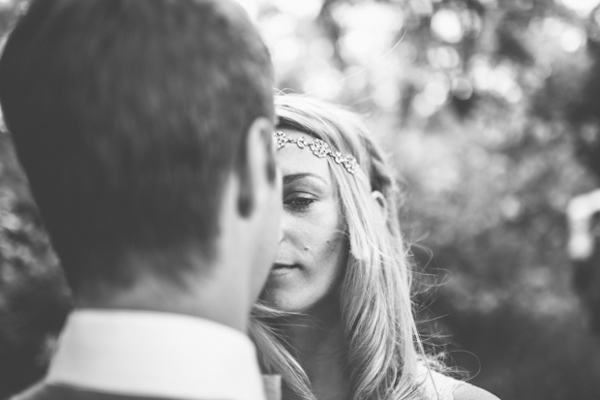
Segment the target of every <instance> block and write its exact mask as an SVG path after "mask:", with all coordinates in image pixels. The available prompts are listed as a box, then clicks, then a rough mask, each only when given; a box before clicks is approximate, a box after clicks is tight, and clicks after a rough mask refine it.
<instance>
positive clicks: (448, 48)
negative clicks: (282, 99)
mask: <svg viewBox="0 0 600 400" xmlns="http://www.w3.org/2000/svg"><path fill="white" fill-rule="evenodd" d="M241 2H242V3H243V5H244V6H245V7H246V8H247V10H248V12H249V14H250V15H251V17H252V18H253V19H254V20H255V21H256V23H257V24H258V26H259V27H260V29H261V31H262V33H263V35H264V37H265V40H266V41H267V43H268V45H269V47H270V48H271V51H272V56H273V60H274V63H275V67H276V75H277V88H278V89H279V90H280V91H282V92H285V93H307V94H311V95H313V96H316V97H321V98H325V99H328V100H332V101H335V102H339V103H342V104H344V105H347V106H349V107H351V108H353V109H355V110H357V111H359V112H361V113H362V114H363V115H365V116H366V117H367V118H368V121H369V123H370V126H371V127H372V129H373V131H374V132H375V133H376V135H377V136H378V138H379V140H380V142H381V143H382V144H383V145H384V147H385V148H386V149H387V150H388V153H389V156H390V158H391V160H392V161H393V163H394V165H395V166H396V168H397V170H398V172H399V178H400V180H401V182H402V188H403V193H404V203H403V209H402V211H401V213H402V216H403V217H402V218H403V225H404V230H405V233H406V235H407V237H408V239H409V240H410V241H411V243H414V246H413V248H414V253H415V258H416V261H417V263H418V266H419V268H420V269H421V270H422V271H423V277H424V279H425V281H426V282H427V284H428V285H432V286H435V292H431V291H430V292H429V293H427V294H424V295H422V296H421V297H422V303H423V306H422V308H423V312H422V313H421V314H422V318H423V320H424V322H423V329H424V332H428V333H429V334H433V335H434V336H436V337H437V338H435V339H432V340H431V342H432V345H436V346H443V347H437V349H438V351H439V350H443V351H445V352H446V353H447V357H448V362H449V363H450V364H451V365H453V366H457V367H460V368H461V369H463V370H465V371H468V372H469V373H470V376H471V377H472V382H473V383H474V384H477V385H480V386H482V387H484V388H486V389H488V390H490V391H492V392H493V393H495V394H496V395H498V396H499V397H500V398H502V399H505V400H507V399H519V400H525V399H527V400H536V399H540V400H541V399H544V400H555V399H556V400H558V399H569V400H572V399H575V400H577V399H582V400H583V399H598V398H600V322H599V320H600V246H597V241H596V237H597V236H600V224H599V223H598V221H597V219H598V215H597V212H596V209H597V208H600V206H598V204H600V200H598V197H599V196H597V195H596V196H594V193H596V194H597V192H594V190H596V189H597V188H598V179H599V178H600V64H599V63H600V9H598V5H599V4H600V0H377V1H376V0H301V1H300V0H297V1H292V0H243V1H241ZM25 7H26V1H22V0H0V34H1V35H2V36H3V37H4V36H5V35H6V34H7V33H8V32H9V31H10V28H11V25H12V24H13V22H14V20H15V18H16V16H17V15H18V14H19V13H20V12H22V11H23V10H24V9H25ZM597 248H598V251H597V250H596V249H597ZM70 304H71V303H70V299H69V294H68V290H67V288H66V285H65V283H64V280H63V277H62V275H61V272H60V266H59V262H58V260H57V258H56V256H55V255H54V254H53V253H52V251H51V249H50V247H49V244H48V238H47V237H46V236H45V234H44V232H43V229H42V226H41V222H40V220H39V217H38V216H37V214H36V209H35V206H34V204H33V202H32V200H31V197H30V195H29V192H28V189H27V183H26V180H25V177H24V176H23V174H22V172H21V170H20V168H19V166H18V164H17V161H16V159H15V155H14V151H13V149H12V146H11V141H10V135H9V134H5V133H0V398H3V397H5V396H7V395H8V394H10V393H13V392H15V391H18V390H21V389H22V388H23V387H25V386H27V385H28V384H30V383H31V382H33V381H35V380H36V379H39V378H40V376H42V374H43V373H44V368H45V363H46V360H47V356H48V351H49V349H50V348H51V347H52V343H53V340H54V338H55V334H56V332H57V331H58V330H59V329H60V327H61V325H62V323H63V321H64V317H65V314H66V313H67V312H68V310H69V308H70Z"/></svg>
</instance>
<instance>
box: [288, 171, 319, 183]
mask: <svg viewBox="0 0 600 400" xmlns="http://www.w3.org/2000/svg"><path fill="white" fill-rule="evenodd" d="M308 177H311V178H316V179H318V180H320V181H321V182H323V183H324V184H327V182H326V181H325V179H323V178H321V177H320V176H319V175H317V174H313V173H310V172H305V173H299V174H290V175H286V176H284V177H283V184H284V185H287V184H288V183H291V182H294V181H297V180H299V179H302V178H308Z"/></svg>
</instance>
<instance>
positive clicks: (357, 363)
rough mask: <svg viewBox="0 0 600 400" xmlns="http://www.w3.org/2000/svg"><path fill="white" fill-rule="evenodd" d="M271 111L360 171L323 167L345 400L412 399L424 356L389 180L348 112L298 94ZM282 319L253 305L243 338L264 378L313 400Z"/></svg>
mask: <svg viewBox="0 0 600 400" xmlns="http://www.w3.org/2000/svg"><path fill="white" fill-rule="evenodd" d="M275 105H276V113H277V116H278V117H279V127H280V128H290V129H296V130H299V131H302V132H305V133H307V134H309V135H311V136H313V137H315V138H318V139H321V140H323V141H325V142H327V143H328V144H329V145H330V147H331V148H332V149H335V150H337V151H340V152H341V153H342V154H344V155H347V154H350V155H353V156H354V157H355V158H356V160H357V162H358V165H359V166H360V168H359V169H358V170H357V171H356V173H355V174H354V175H351V174H349V173H348V172H347V171H346V170H345V169H344V168H343V167H342V166H341V165H335V163H333V164H332V165H331V168H330V170H331V172H332V175H333V180H334V182H335V183H336V185H337V192H338V195H339V199H340V204H341V210H342V215H343V219H344V220H345V223H346V227H347V232H348V242H349V248H350V254H349V257H348V265H347V268H346V271H345V277H344V279H343V282H342V287H341V298H340V306H341V318H342V324H343V329H344V335H345V338H346V343H347V346H348V350H347V351H348V352H347V371H348V374H349V378H350V382H351V393H352V398H353V399H354V400H359V399H360V400H367V399H369V400H370V399H372V400H375V399H377V400H379V399H394V400H395V399H416V398H419V393H420V390H419V382H418V381H419V379H418V378H417V376H418V372H417V370H418V367H419V364H420V363H421V361H422V360H423V359H424V354H425V353H424V351H423V346H422V343H421V340H420V338H419V334H418V331H417V328H416V324H415V319H414V317H413V303H412V300H411V286H412V272H411V263H410V261H409V260H410V254H409V249H408V248H407V246H406V245H405V243H404V241H403V239H402V235H401V232H400V224H399V220H398V215H397V212H398V204H397V202H398V194H399V193H398V186H397V183H396V180H395V178H394V174H393V172H392V171H391V169H390V168H389V166H388V164H387V163H386V161H385V159H384V157H383V154H382V152H381V151H380V150H379V148H378V147H377V145H376V144H375V142H374V141H373V139H372V137H371V135H370V134H369V132H368V129H367V128H366V126H365V124H364V123H363V122H362V120H361V119H360V118H359V117H358V116H357V115H356V114H355V113H353V112H351V111H348V110H345V109H343V108H341V107H338V106H334V105H332V104H329V103H326V102H323V101H318V100H315V99H311V98H308V97H300V96H290V95H285V96H277V97H276V99H275ZM328 161H329V162H330V163H331V162H332V160H328ZM374 190H377V191H379V192H381V193H382V195H383V197H384V198H385V200H386V202H387V207H385V209H384V208H383V207H381V206H380V205H378V204H377V202H376V201H374V200H373V197H372V192H373V191H374ZM285 314H286V313H283V312H281V311H277V310H274V309H271V308H269V307H268V306H267V305H265V304H263V303H260V302H259V303H258V304H256V305H255V307H254V309H253V318H251V320H252V321H251V324H250V335H251V336H252V338H253V339H254V341H255V342H256V345H257V347H258V349H259V358H260V361H261V364H262V367H263V369H264V372H265V373H277V374H281V375H282V378H283V382H284V390H285V391H291V392H292V393H294V395H295V396H299V397H300V398H304V399H314V398H315V397H314V395H313V394H312V392H311V389H310V381H309V379H308V377H307V374H306V373H305V372H304V371H303V370H302V367H301V366H300V364H299V363H298V361H297V360H296V359H295V358H294V356H293V355H292V353H290V351H288V347H289V346H288V345H287V343H286V341H285V338H284V337H283V336H282V334H281V332H280V331H279V330H278V328H277V324H276V321H277V320H278V319H279V318H280V317H282V316H284V315H285Z"/></svg>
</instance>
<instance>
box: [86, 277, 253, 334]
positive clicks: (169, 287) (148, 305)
mask: <svg viewBox="0 0 600 400" xmlns="http://www.w3.org/2000/svg"><path fill="white" fill-rule="evenodd" d="M219 267H220V266H219ZM223 269H227V268H226V267H223ZM205 275H206V276H192V274H190V276H188V277H186V278H185V279H184V280H183V282H185V283H183V284H181V285H178V284H175V283H172V282H165V281H161V280H159V279H157V278H145V279H140V280H138V281H137V282H136V284H135V285H133V286H132V287H128V288H126V289H119V290H114V289H112V290H110V291H108V290H103V291H102V293H101V294H95V295H93V296H86V295H83V296H78V298H77V306H78V307H80V308H90V309H104V310H134V311H135V310H139V311H158V312H166V313H173V314H183V315H189V316H193V317H197V318H203V319H207V320H211V321H214V322H217V323H220V324H222V325H226V326H229V327H231V328H234V329H236V330H238V331H240V332H243V333H246V327H247V323H248V313H249V309H250V307H251V304H248V300H247V295H246V293H245V291H244V289H243V286H242V285H240V282H239V281H236V280H235V279H225V278H224V277H222V276H223V275H224V273H223V272H222V271H221V272H215V273H212V271H209V273H207V274H205Z"/></svg>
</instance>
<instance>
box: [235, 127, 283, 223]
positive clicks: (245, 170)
mask: <svg viewBox="0 0 600 400" xmlns="http://www.w3.org/2000/svg"><path fill="white" fill-rule="evenodd" d="M242 151H244V152H245V154H243V155H242V160H243V161H242V162H241V163H240V165H239V171H238V175H239V178H240V192H239V199H238V211H239V213H240V215H241V216H243V217H246V218H247V217H249V216H250V215H251V214H252V213H253V211H254V209H255V207H256V204H257V202H258V201H260V200H261V198H262V196H264V194H265V193H266V192H267V191H268V190H269V189H271V190H272V187H271V188H269V186H273V185H274V184H275V179H276V175H277V174H276V171H277V169H276V165H275V153H274V150H273V123H272V122H271V121H270V120H268V119H267V118H265V117H259V118H257V119H255V120H254V122H252V124H251V125H250V128H249V129H248V134H247V135H246V143H245V146H243V150H242Z"/></svg>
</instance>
